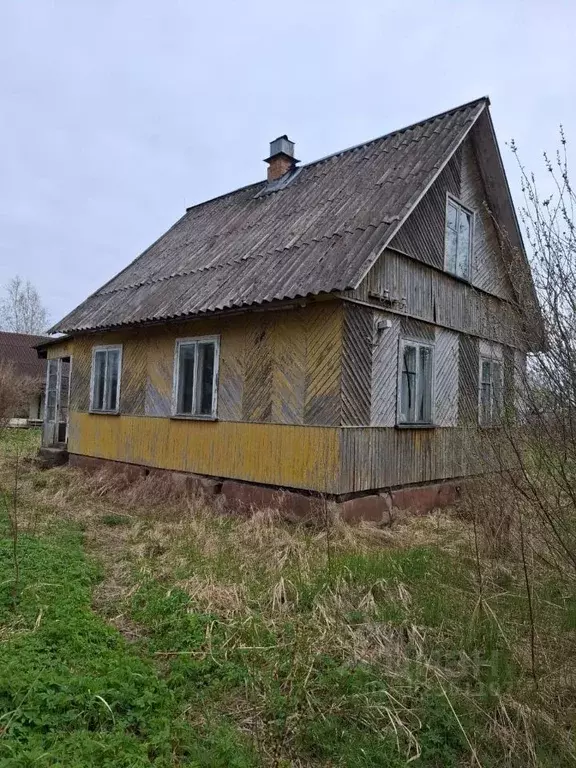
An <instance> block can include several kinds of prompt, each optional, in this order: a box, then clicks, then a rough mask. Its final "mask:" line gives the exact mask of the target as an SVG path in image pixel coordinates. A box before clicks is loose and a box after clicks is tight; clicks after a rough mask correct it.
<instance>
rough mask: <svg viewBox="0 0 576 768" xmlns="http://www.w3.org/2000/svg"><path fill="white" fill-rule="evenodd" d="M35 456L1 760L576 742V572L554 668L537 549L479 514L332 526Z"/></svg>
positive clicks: (2, 687)
mask: <svg viewBox="0 0 576 768" xmlns="http://www.w3.org/2000/svg"><path fill="white" fill-rule="evenodd" d="M10 439H11V440H14V436H11V438H10ZM14 453H15V452H14V450H13V446H12V447H11V449H10V452H9V454H10V455H7V456H6V457H5V459H4V461H3V463H2V465H1V466H0V482H2V483H3V487H4V488H5V489H6V490H5V493H8V492H9V489H10V488H11V487H12V485H11V478H12V476H13V472H14V466H13V465H14ZM22 453H23V454H26V450H24V451H22ZM22 473H23V474H22V479H21V491H20V506H19V515H20V517H21V519H20V530H21V535H20V538H19V542H18V551H19V560H20V583H19V585H18V588H17V589H16V590H15V588H14V569H13V565H12V561H11V553H12V541H11V537H10V528H9V525H8V521H7V520H6V519H4V522H3V523H2V525H3V527H2V528H0V584H1V585H2V586H1V587H0V669H2V671H3V672H2V674H1V675H0V765H1V766H29V765H35V766H36V765H38V766H55V765H57V766H76V765H82V766H108V765H110V766H112V765H113V766H121V767H122V766H126V767H128V766H149V765H154V766H179V765H186V766H237V767H240V766H278V767H280V766H350V768H356V767H360V766H362V767H363V766H386V767H390V768H395V767H396V766H405V765H407V764H410V765H416V766H426V767H427V768H428V767H430V768H431V767H434V768H436V767H437V768H451V767H453V768H460V766H483V767H485V768H486V767H488V766H518V767H520V766H522V767H524V766H550V768H552V767H554V768H557V767H559V766H568V765H573V764H574V763H575V761H576V754H575V751H574V742H573V739H574V732H573V724H574V722H575V715H576V674H575V673H576V665H575V658H574V653H575V648H576V644H575V643H574V640H575V638H576V592H575V591H573V590H572V589H571V588H570V585H567V583H566V581H565V580H562V581H561V580H559V578H558V576H557V574H553V573H548V572H540V571H538V573H537V578H535V580H534V590H533V603H534V607H535V621H536V626H535V634H536V637H537V646H536V662H537V674H536V683H537V684H536V683H535V681H534V676H533V674H532V662H531V653H530V628H529V624H528V622H527V616H528V611H527V600H526V594H525V589H524V588H523V584H524V581H523V572H522V568H521V565H520V563H519V562H518V561H517V559H516V558H515V557H514V556H513V555H512V554H509V555H508V556H507V557H503V556H499V557H498V558H497V559H496V558H494V557H492V556H491V554H490V553H491V550H490V549H489V547H488V546H487V545H488V542H486V541H484V540H483V539H482V538H481V539H480V541H479V542H478V541H477V540H476V541H475V539H474V531H473V529H472V527H471V525H470V524H469V523H467V522H466V521H464V520H461V519H457V518H456V517H454V516H450V515H435V516H430V517H427V518H422V519H415V520H409V521H403V522H398V523H396V524H395V525H394V526H393V527H392V528H391V529H384V530H381V529H377V528H372V527H369V526H359V527H357V528H351V527H349V526H346V525H343V524H341V523H340V522H339V521H338V520H337V519H336V518H334V519H332V520H331V522H330V524H329V526H328V527H327V528H326V527H324V528H322V527H318V528H313V527H304V526H295V525H291V524H288V523H286V522H284V521H282V520H281V519H280V518H279V517H278V515H277V514H276V513H275V512H274V511H273V510H270V511H267V512H259V513H255V514H253V515H251V516H249V517H245V516H244V517H233V516H227V515H224V514H222V513H221V512H219V510H218V508H217V504H216V505H215V506H214V505H208V504H207V503H205V502H204V501H203V500H202V499H190V500H186V499H182V498H179V497H178V496H176V495H174V494H173V493H172V492H171V491H170V489H169V488H168V487H166V486H163V485H162V483H161V482H159V481H158V479H157V478H155V479H150V478H146V479H143V480H142V481H139V482H138V483H136V484H130V483H128V482H127V481H126V480H125V479H124V478H122V477H121V476H120V477H119V476H111V475H107V474H104V473H99V474H92V475H85V474H83V473H81V472H79V471H74V470H70V469H67V468H64V469H57V470H51V471H50V472H44V473H40V472H38V471H37V470H36V469H35V468H34V467H33V466H32V465H31V464H29V463H28V462H27V460H26V458H25V457H24V459H22ZM0 508H1V507H0ZM10 508H11V507H10V504H8V505H7V507H6V509H7V510H9V509H10ZM477 534H478V532H477ZM479 535H480V536H482V535H483V534H482V532H480V534H479ZM476 543H478V544H479V548H480V557H479V558H476V556H475V551H476V547H475V544H476ZM531 568H533V569H534V573H536V568H537V564H535V563H533V564H532V565H531Z"/></svg>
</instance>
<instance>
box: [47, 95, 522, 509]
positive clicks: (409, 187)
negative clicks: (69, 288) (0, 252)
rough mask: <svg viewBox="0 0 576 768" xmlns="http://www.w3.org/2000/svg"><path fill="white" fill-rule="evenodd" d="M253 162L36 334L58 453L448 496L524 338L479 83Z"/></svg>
mask: <svg viewBox="0 0 576 768" xmlns="http://www.w3.org/2000/svg"><path fill="white" fill-rule="evenodd" d="M266 162H267V163H268V174H267V179H266V180H264V181H259V182H257V183H256V184H251V185H249V186H247V187H243V188H241V189H238V190H236V191H234V192H231V193H229V194H226V195H222V196H221V197H218V198H215V199H213V200H209V201H207V202H205V203H201V204H199V205H195V206H193V207H191V208H189V209H188V210H187V211H186V213H185V214H184V216H183V217H182V218H181V219H180V220H179V221H177V222H176V223H175V224H174V225H173V226H172V227H171V229H169V230H168V232H166V233H165V234H164V235H163V236H162V237H160V238H159V239H158V240H157V241H156V242H155V243H153V244H152V245H151V246H150V247H149V248H148V249H147V250H146V251H144V253H142V254H141V255H140V256H139V257H138V258H137V259H136V260H135V261H133V262H132V263H131V264H130V265H129V266H127V267H126V268H125V269H124V270H122V271H121V272H120V273H119V274H118V275H116V277H114V278H113V279H112V280H110V281H109V282H108V283H106V285H104V286H103V287H102V288H100V289H99V290H98V291H96V293H94V294H93V295H91V296H90V297H88V298H87V299H86V301H84V302H83V303H82V304H80V306H79V307H77V308H76V309H75V310H74V311H72V312H71V313H70V314H69V315H67V316H66V317H65V318H64V319H63V320H61V321H60V322H59V323H57V324H56V325H55V326H54V328H53V329H52V330H53V331H58V332H61V333H65V334H67V338H66V339H65V340H63V341H62V340H57V341H56V342H55V343H53V344H51V345H47V346H45V347H44V348H43V351H42V353H43V354H46V355H47V356H48V358H49V360H50V363H49V364H50V365H52V366H54V370H55V372H56V373H55V376H56V378H58V376H59V374H58V375H56V374H57V371H58V366H61V365H68V364H69V363H68V361H71V370H72V373H71V380H70V415H69V423H68V427H67V436H66V439H67V449H68V451H69V455H70V461H71V462H73V463H75V464H81V463H83V464H85V465H91V466H92V465H98V464H100V463H102V462H116V463H117V464H116V466H131V467H132V469H133V471H137V472H140V471H141V472H149V471H151V470H171V471H173V472H186V473H192V474H193V475H195V476H205V477H206V478H213V479H214V481H213V483H209V482H207V483H205V487H211V488H214V489H215V490H219V489H221V491H222V492H223V493H225V494H226V495H227V496H232V497H234V496H236V497H237V498H243V499H246V500H248V501H249V500H254V499H256V500H258V499H260V500H262V501H264V502H265V501H266V500H267V499H269V498H270V494H271V493H272V491H273V490H274V489H278V488H281V489H284V490H286V491H288V492H289V494H292V495H288V498H289V499H291V500H292V501H291V503H292V502H293V503H294V504H295V505H296V506H297V505H298V504H300V503H301V502H302V500H303V499H306V498H309V497H310V496H311V495H312V496H314V495H325V496H327V497H328V498H330V499H335V500H346V501H347V503H348V507H347V508H348V509H351V508H352V507H351V505H350V500H353V499H355V498H356V497H358V498H361V499H362V502H361V504H362V505H363V506H362V509H372V507H373V509H374V510H379V509H380V505H381V504H382V499H383V498H384V499H385V500H386V503H389V502H390V499H389V497H388V498H386V497H385V496H382V495H381V494H382V493H384V492H387V493H392V494H393V501H394V503H402V500H403V499H404V500H410V503H412V502H416V503H418V504H420V505H424V506H426V505H429V504H431V503H436V502H438V501H439V500H440V499H442V498H449V497H450V495H451V492H452V491H451V489H453V488H454V487H455V486H457V485H458V483H459V482H460V481H461V479H462V478H465V477H467V476H469V475H471V474H474V473H476V472H478V471H481V467H480V465H479V464H478V463H477V459H478V455H477V454H476V456H474V455H473V453H474V452H471V451H470V446H471V445H477V444H478V441H481V440H482V435H483V433H485V432H486V430H485V427H487V426H494V424H495V423H496V422H497V420H498V418H499V414H500V413H501V411H502V407H503V403H504V399H505V397H506V396H507V395H508V396H510V395H511V391H512V388H513V386H514V371H515V370H521V369H522V368H523V366H524V361H525V357H526V352H527V350H528V349H529V348H530V344H532V345H534V344H536V343H537V340H536V339H537V337H536V335H535V333H536V332H534V334H533V339H532V341H530V340H529V339H528V338H527V336H526V329H527V328H531V327H532V326H534V317H535V314H536V313H537V312H536V310H535V307H536V306H537V302H536V300H535V295H534V289H533V285H532V282H531V277H530V271H529V267H528V264H527V261H526V255H525V253H524V249H523V244H522V238H521V234H520V231H519V228H518V223H517V220H516V216H515V212H514V208H513V204H512V200H511V196H510V192H509V188H508V185H507V181H506V177H505V174H504V169H503V165H502V160H501V157H500V153H499V150H498V146H497V143H496V139H495V134H494V129H493V125H492V121H491V118H490V114H489V101H488V99H487V98H482V99H479V100H477V101H473V102H471V103H468V104H465V105H463V106H460V107H457V108H455V109H452V110H450V111H448V112H444V113H442V114H439V115H436V116H434V117H431V118H429V119H427V120H423V121H422V122H419V123H416V124H414V125H411V126H409V127H407V128H403V129H401V130H398V131H394V132H393V133H390V134H388V135H386V136H383V137H381V138H378V139H375V140H373V141H368V142H366V143H364V144H360V145H358V146H355V147H352V148H350V149H346V150H343V151H341V152H337V153H335V154H333V155H330V156H328V157H324V158H322V159H320V160H317V161H314V162H311V163H308V164H306V165H299V164H298V163H299V161H297V160H296V159H295V158H294V144H293V143H292V142H291V141H290V140H289V139H288V138H287V137H286V136H282V137H280V138H278V139H276V140H275V141H273V142H272V144H271V147H270V156H269V157H268V159H267V161H266ZM64 381H65V382H66V385H67V377H66V376H64ZM65 396H66V397H67V393H66V395H65ZM59 429H60V434H59V435H56V437H59V438H64V431H63V428H62V426H60V428H59ZM50 439H53V438H51V437H50V436H49V437H48V440H47V444H50ZM56 442H62V440H58V441H56ZM135 468H138V469H135ZM439 483H442V484H443V485H438V484H439ZM268 489H272V490H268ZM403 489H408V491H406V492H404V491H403ZM415 489H416V491H415ZM417 489H421V490H420V492H419V493H418V490H417ZM431 489H432V490H431ZM445 491H446V492H445ZM296 494H300V495H299V496H297V495H296ZM419 494H420V495H419ZM366 497H369V499H368V501H367V500H366ZM302 503H303V502H302ZM359 505H360V503H359ZM371 505H372V506H371ZM352 506H353V505H352ZM358 508H360V506H358ZM369 514H370V515H372V512H369ZM374 514H375V515H376V516H378V515H379V514H380V513H379V512H378V511H376V512H374Z"/></svg>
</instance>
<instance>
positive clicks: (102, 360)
mask: <svg viewBox="0 0 576 768" xmlns="http://www.w3.org/2000/svg"><path fill="white" fill-rule="evenodd" d="M105 375H106V352H105V350H98V351H97V352H96V353H95V354H94V380H93V386H94V392H93V396H92V409H93V410H95V411H102V410H104V379H105Z"/></svg>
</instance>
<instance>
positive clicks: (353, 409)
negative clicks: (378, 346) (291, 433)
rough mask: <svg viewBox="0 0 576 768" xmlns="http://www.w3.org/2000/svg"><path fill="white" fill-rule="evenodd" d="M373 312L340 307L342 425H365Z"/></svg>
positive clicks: (351, 307) (357, 307) (368, 419)
mask: <svg viewBox="0 0 576 768" xmlns="http://www.w3.org/2000/svg"><path fill="white" fill-rule="evenodd" d="M373 314H374V313H373V311H372V310H371V309H369V308H368V307H361V306H358V305H355V304H348V305H347V306H345V308H344V339H343V350H342V424H343V425H345V426H368V425H369V424H370V401H371V394H372V393H371V389H372V347H373V340H374V318H373Z"/></svg>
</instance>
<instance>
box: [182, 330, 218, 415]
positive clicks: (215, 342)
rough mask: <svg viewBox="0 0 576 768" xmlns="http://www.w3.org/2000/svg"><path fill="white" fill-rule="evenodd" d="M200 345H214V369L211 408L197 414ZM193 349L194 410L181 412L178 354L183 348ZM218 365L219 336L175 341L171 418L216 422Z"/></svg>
mask: <svg viewBox="0 0 576 768" xmlns="http://www.w3.org/2000/svg"><path fill="white" fill-rule="evenodd" d="M202 343H209V344H213V345H214V368H213V372H212V407H211V409H210V413H199V411H198V399H199V397H200V393H199V389H198V382H199V376H198V374H199V356H198V346H199V345H200V344H202ZM187 346H189V347H194V348H195V353H194V378H193V383H192V403H193V407H194V410H193V411H191V412H190V413H186V412H184V411H181V410H180V409H179V408H178V402H179V399H180V356H181V355H180V353H181V350H182V348H184V347H187ZM219 364H220V336H219V335H217V334H216V335H211V336H189V337H185V338H181V339H176V343H175V345H174V377H173V381H172V418H173V419H193V420H194V419H200V420H203V421H216V419H217V413H218V372H219Z"/></svg>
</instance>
